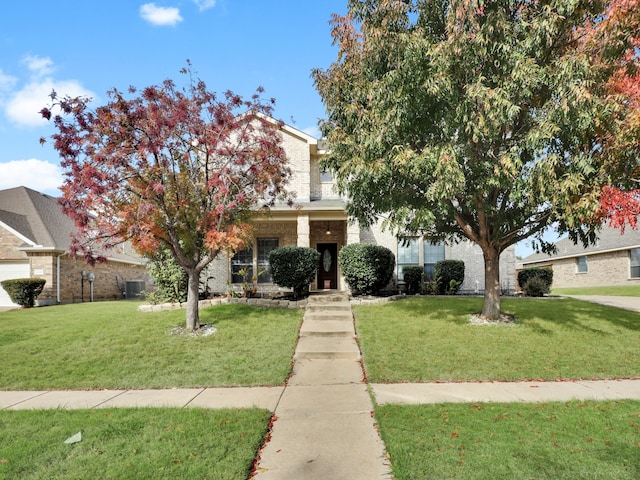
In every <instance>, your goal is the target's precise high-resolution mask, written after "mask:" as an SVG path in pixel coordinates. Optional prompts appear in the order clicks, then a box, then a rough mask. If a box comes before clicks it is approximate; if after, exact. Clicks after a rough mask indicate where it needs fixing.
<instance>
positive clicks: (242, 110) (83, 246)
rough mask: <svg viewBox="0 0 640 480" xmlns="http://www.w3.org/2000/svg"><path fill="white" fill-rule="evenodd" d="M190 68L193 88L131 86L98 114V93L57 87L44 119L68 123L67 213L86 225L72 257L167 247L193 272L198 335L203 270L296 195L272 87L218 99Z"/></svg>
mask: <svg viewBox="0 0 640 480" xmlns="http://www.w3.org/2000/svg"><path fill="white" fill-rule="evenodd" d="M181 73H184V74H188V75H189V78H190V80H189V82H188V83H187V85H186V86H185V87H182V88H178V87H177V86H176V84H175V83H174V82H173V81H171V80H166V81H164V82H163V83H162V84H161V85H159V86H150V87H147V88H145V89H143V90H142V91H141V92H138V91H137V90H136V89H135V88H133V87H132V88H130V89H129V94H130V95H129V96H130V97H131V98H129V99H127V98H125V95H123V94H122V93H121V92H119V91H118V90H115V89H114V90H112V91H109V92H108V97H109V101H108V102H107V103H106V105H104V106H100V107H98V108H95V109H94V110H93V109H91V108H90V105H89V104H90V99H89V98H70V97H64V98H60V97H58V96H57V94H56V93H55V92H53V93H52V94H51V99H52V102H51V105H50V106H49V107H47V108H44V109H43V110H42V111H41V114H42V115H43V117H45V118H47V119H52V118H53V122H54V124H55V127H56V130H57V132H56V133H55V134H54V135H52V139H53V141H54V147H55V149H56V150H57V151H58V153H59V154H60V156H61V158H62V161H61V164H62V167H63V168H64V169H65V176H66V179H65V182H64V185H63V187H62V199H61V203H62V208H63V210H64V212H65V213H67V214H68V215H69V216H71V217H72V218H73V219H74V220H75V223H76V225H77V227H78V230H77V233H76V235H75V237H74V239H73V243H72V252H73V253H74V254H75V255H81V256H84V257H85V258H86V259H87V261H89V262H96V261H102V260H104V257H103V256H101V254H100V252H103V251H104V249H105V248H107V249H108V248H110V247H114V246H115V245H117V244H120V243H121V242H123V241H126V240H130V241H131V242H132V243H133V245H134V246H135V247H136V249H137V250H138V251H139V252H140V253H142V254H151V253H154V252H155V251H157V250H158V249H159V248H160V247H161V246H164V247H166V248H167V249H168V250H169V251H170V252H171V254H172V255H173V256H174V257H175V259H176V261H177V262H178V263H179V264H180V265H181V266H182V268H183V269H184V270H185V272H186V273H187V275H188V278H189V284H188V297H187V310H186V328H187V329H188V330H195V329H198V328H199V312H198V287H199V279H200V273H201V272H202V270H203V269H204V268H205V267H206V266H207V265H208V264H209V263H210V262H211V261H212V260H213V259H214V258H216V256H217V255H218V254H220V253H221V252H225V251H236V250H238V249H241V248H243V246H244V244H245V243H246V242H247V240H248V239H249V237H250V224H249V220H250V216H251V214H252V212H254V211H255V210H257V209H264V208H268V207H269V206H271V205H272V204H273V203H274V202H275V201H277V200H285V199H286V198H287V194H286V191H285V190H284V185H285V184H286V181H287V179H288V177H289V175H290V170H289V168H288V166H287V163H286V157H285V153H284V150H283V148H282V146H281V135H280V133H279V129H280V127H281V124H278V123H276V122H274V121H273V120H272V119H271V118H270V115H271V113H272V109H273V104H274V101H273V100H271V101H268V102H265V101H263V100H262V99H261V97H260V94H261V93H262V89H261V88H260V89H258V92H257V93H256V94H255V95H254V96H253V97H252V98H251V99H250V100H245V99H243V98H242V97H240V96H239V95H236V94H234V93H233V92H230V91H228V92H226V93H225V94H224V96H222V97H218V96H217V95H216V94H215V93H213V92H210V91H209V90H208V89H207V87H206V85H205V83H204V82H203V81H201V80H194V79H193V77H191V75H190V74H191V71H190V65H189V68H188V69H183V70H182V72H181ZM57 108H59V109H60V112H58V113H57V114H55V115H54V114H53V113H52V110H54V109H57ZM42 141H44V140H42Z"/></svg>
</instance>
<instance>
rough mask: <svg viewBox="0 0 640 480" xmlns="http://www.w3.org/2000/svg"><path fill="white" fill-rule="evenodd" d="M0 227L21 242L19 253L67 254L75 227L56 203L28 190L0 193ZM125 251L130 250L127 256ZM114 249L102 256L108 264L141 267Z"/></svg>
mask: <svg viewBox="0 0 640 480" xmlns="http://www.w3.org/2000/svg"><path fill="white" fill-rule="evenodd" d="M0 224H2V225H3V226H5V227H8V228H9V229H11V230H12V231H13V233H14V234H16V235H17V236H18V237H20V238H22V240H23V241H24V243H23V245H22V246H21V247H20V248H21V249H26V250H29V251H35V250H45V251H58V252H61V253H63V252H68V251H69V247H70V245H71V234H72V233H73V232H75V230H76V226H75V225H74V223H73V220H72V219H71V218H69V217H68V216H67V215H65V214H64V213H63V212H62V207H61V206H60V203H59V202H58V199H57V198H55V197H52V196H51V195H47V194H44V193H40V192H37V191H35V190H31V189H30V188H27V187H16V188H9V189H7V190H0ZM126 250H129V252H127V251H126ZM126 250H125V249H123V248H117V249H114V250H112V251H108V252H106V254H105V257H107V259H108V260H115V261H120V262H126V263H135V264H140V263H144V262H143V261H142V260H141V257H140V256H139V255H137V254H135V253H134V252H131V251H130V250H131V249H130V248H128V249H126Z"/></svg>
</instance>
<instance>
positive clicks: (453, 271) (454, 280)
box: [433, 260, 464, 295]
mask: <svg viewBox="0 0 640 480" xmlns="http://www.w3.org/2000/svg"><path fill="white" fill-rule="evenodd" d="M433 276H434V278H435V281H436V284H437V285H438V295H455V294H456V293H458V290H460V286H461V285H462V282H464V262H463V261H462V260H440V261H439V262H437V263H436V265H435V267H434V269H433Z"/></svg>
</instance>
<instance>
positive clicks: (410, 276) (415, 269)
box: [403, 266, 424, 295]
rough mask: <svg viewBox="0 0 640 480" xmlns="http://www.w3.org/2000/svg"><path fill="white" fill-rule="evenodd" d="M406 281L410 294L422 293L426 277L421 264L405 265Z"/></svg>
mask: <svg viewBox="0 0 640 480" xmlns="http://www.w3.org/2000/svg"><path fill="white" fill-rule="evenodd" d="M403 274H404V283H405V285H406V288H407V294H408V295H414V294H416V293H420V286H421V285H422V280H423V278H424V270H423V268H422V267H419V266H410V267H404V270H403Z"/></svg>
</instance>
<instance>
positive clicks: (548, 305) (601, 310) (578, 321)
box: [392, 296, 640, 335]
mask: <svg viewBox="0 0 640 480" xmlns="http://www.w3.org/2000/svg"><path fill="white" fill-rule="evenodd" d="M482 302H483V299H482V298H480V297H462V296H453V297H415V298H407V299H403V300H400V301H397V302H393V304H392V305H393V308H394V309H397V310H398V311H401V312H402V314H403V316H405V318H407V319H411V318H418V317H420V318H425V317H426V318H430V317H431V318H433V319H434V320H442V321H446V322H450V323H453V324H455V325H467V324H468V323H469V316H470V315H472V314H474V313H477V312H479V311H481V309H482ZM501 307H502V311H503V312H504V313H507V314H511V315H513V316H514V317H515V319H516V325H522V326H525V327H527V328H530V329H531V330H533V331H534V332H536V333H539V334H545V335H552V334H553V333H554V332H553V330H552V329H550V328H546V327H545V326H544V325H543V324H544V323H545V322H550V323H552V324H555V325H556V326H558V327H562V328H568V329H574V330H582V331H586V332H590V333H594V334H597V335H608V334H611V333H612V332H613V331H614V330H620V329H622V330H628V331H634V332H637V331H640V313H638V312H632V311H629V310H625V309H621V308H616V307H611V306H606V305H600V304H596V303H592V302H587V301H584V300H578V299H571V298H514V297H503V298H502V300H501Z"/></svg>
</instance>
